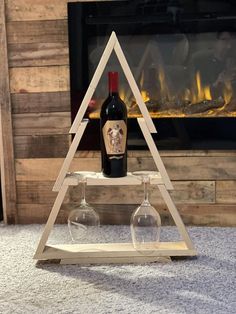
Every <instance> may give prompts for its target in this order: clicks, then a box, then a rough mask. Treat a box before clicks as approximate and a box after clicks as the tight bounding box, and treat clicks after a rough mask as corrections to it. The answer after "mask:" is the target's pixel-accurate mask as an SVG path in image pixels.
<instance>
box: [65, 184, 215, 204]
mask: <svg viewBox="0 0 236 314" xmlns="http://www.w3.org/2000/svg"><path fill="white" fill-rule="evenodd" d="M173 185H174V190H173V191H170V195H171V197H173V200H174V202H175V203H185V204H196V203H198V204H201V203H208V204H210V203H215V182H214V181H176V182H175V181H174V182H173ZM86 190H87V192H86V194H87V198H88V200H89V201H90V202H92V203H97V204H140V203H141V202H142V200H143V187H142V186H135V187H132V186H130V187H129V186H126V187H122V186H121V187H120V186H108V187H105V186H95V187H94V186H87V189H86ZM148 191H149V199H150V201H151V203H152V204H162V205H163V204H164V201H163V199H162V197H161V195H160V193H159V191H158V188H157V186H155V185H153V186H152V185H151V186H149V189H148ZM69 193H70V197H71V201H72V202H79V201H80V195H81V192H80V187H79V186H78V187H71V188H70V191H69Z"/></svg>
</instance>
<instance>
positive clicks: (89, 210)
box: [68, 171, 100, 242]
mask: <svg viewBox="0 0 236 314" xmlns="http://www.w3.org/2000/svg"><path fill="white" fill-rule="evenodd" d="M77 175H78V176H79V183H81V184H82V198H81V202H80V204H79V206H77V207H75V208H74V209H73V210H72V211H71V212H70V213H69V216H68V228H69V232H70V236H71V239H72V241H73V242H79V241H81V240H84V239H86V238H87V236H88V234H89V233H92V232H93V231H96V229H97V227H98V226H99V225H100V221H99V216H98V214H97V212H96V211H95V209H94V208H93V207H92V206H91V205H90V204H88V203H87V202H86V199H85V190H86V180H87V178H88V177H93V176H95V175H96V173H95V172H87V171H81V172H78V173H77Z"/></svg>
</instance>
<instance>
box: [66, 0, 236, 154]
mask: <svg viewBox="0 0 236 314" xmlns="http://www.w3.org/2000/svg"><path fill="white" fill-rule="evenodd" d="M218 2H219V1H218ZM190 3H192V5H190ZM198 3H199V1H173V0H171V1H158V0H157V1H142V0H132V1H109V2H108V1H105V2H72V3H68V34H69V59H70V92H71V119H72V121H73V120H74V118H75V115H76V113H77V111H78V108H79V106H80V103H81V101H82V99H83V96H84V94H85V92H86V90H87V88H88V85H89V76H88V73H89V65H88V38H89V36H98V35H109V34H110V33H111V31H112V30H114V31H115V32H116V34H117V35H118V36H119V35H124V34H126V35H131V34H151V33H154V34H157V33H158V34H159V33H160V34H161V33H167V34H168V33H171V34H172V33H190V32H211V31H212V32H220V31H226V30H227V31H231V32H235V30H236V7H235V5H234V3H233V1H222V3H224V4H225V10H222V9H221V10H219V11H217V8H214V6H213V8H212V10H208V11H204V10H200V9H199V7H198ZM154 123H155V125H156V127H157V131H158V135H154V139H155V141H156V142H157V145H158V147H159V148H160V149H195V148H196V149H236V120H235V118H233V117H227V118H217V117H214V118H212V117H209V118H208V117H203V118H190V117H188V118H186V117H184V118H176V117H175V118H158V119H154ZM128 128H129V134H130V138H129V140H128V146H129V148H130V149H145V148H146V146H145V145H144V141H143V140H142V135H141V133H140V130H139V127H138V125H137V122H136V119H129V120H128ZM98 134H99V120H92V121H91V122H90V123H89V125H88V128H87V130H86V133H85V137H84V138H83V139H82V141H81V144H80V147H79V148H81V149H92V150H94V149H95V150H96V149H99V146H100V145H99V136H98ZM133 135H134V137H135V136H136V139H135V138H133Z"/></svg>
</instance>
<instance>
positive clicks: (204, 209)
mask: <svg viewBox="0 0 236 314" xmlns="http://www.w3.org/2000/svg"><path fill="white" fill-rule="evenodd" d="M152 205H153V206H154V207H155V208H157V209H158V211H159V213H160V215H161V220H162V225H174V222H173V219H172V217H171V216H170V213H169V211H168V209H167V207H166V206H164V205H163V206H159V204H152ZM17 206H18V212H19V214H18V216H19V218H18V219H19V220H18V222H19V223H21V224H24V223H26V224H30V223H46V221H47V219H48V216H49V214H50V211H51V208H52V203H51V204H18V205H17ZM74 206H75V204H74V203H72V204H67V203H66V204H62V207H61V209H60V211H59V218H58V219H59V220H57V222H58V223H66V222H67V217H68V214H69V211H70V210H71V209H72V208H74ZM93 206H94V207H95V208H96V210H97V212H98V214H99V217H100V222H101V224H108V225H109V224H114V225H121V224H126V225H128V224H129V223H130V217H131V214H132V212H133V210H134V209H135V208H136V207H137V204H128V205H111V204H93ZM177 208H178V211H179V213H180V215H181V217H182V219H183V222H184V224H185V225H195V226H215V227H217V226H218V227H227V226H228V227H235V226H236V207H235V204H177Z"/></svg>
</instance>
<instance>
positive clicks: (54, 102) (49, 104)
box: [11, 92, 70, 114]
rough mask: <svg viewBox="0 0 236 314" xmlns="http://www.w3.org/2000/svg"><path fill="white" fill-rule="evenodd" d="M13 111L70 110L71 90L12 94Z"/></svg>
mask: <svg viewBox="0 0 236 314" xmlns="http://www.w3.org/2000/svg"><path fill="white" fill-rule="evenodd" d="M11 102H12V113H13V114H15V113H43V112H45V113H46V112H47V113H49V112H63V111H67V112H69V111H70V94H69V92H49V93H30V94H29V93H25V94H24V93H21V94H11Z"/></svg>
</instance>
